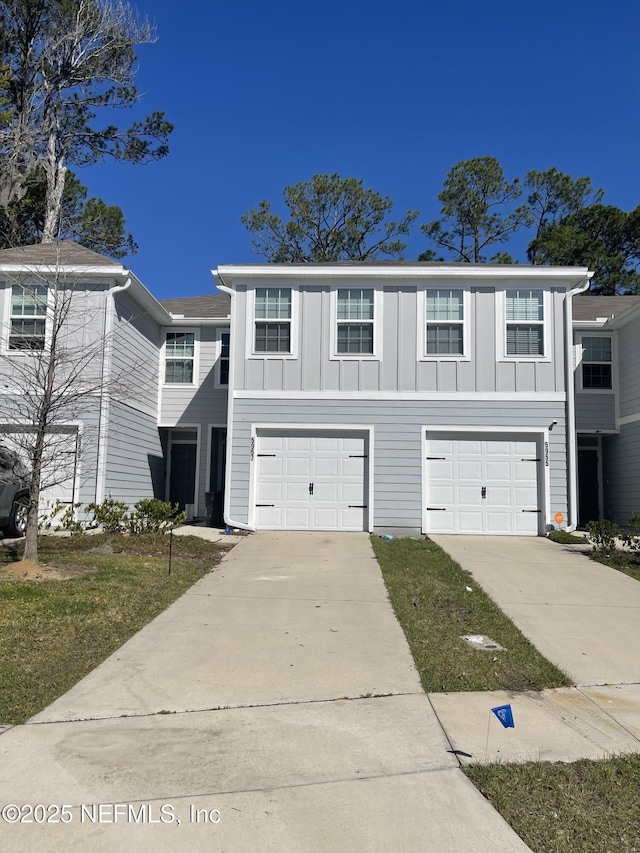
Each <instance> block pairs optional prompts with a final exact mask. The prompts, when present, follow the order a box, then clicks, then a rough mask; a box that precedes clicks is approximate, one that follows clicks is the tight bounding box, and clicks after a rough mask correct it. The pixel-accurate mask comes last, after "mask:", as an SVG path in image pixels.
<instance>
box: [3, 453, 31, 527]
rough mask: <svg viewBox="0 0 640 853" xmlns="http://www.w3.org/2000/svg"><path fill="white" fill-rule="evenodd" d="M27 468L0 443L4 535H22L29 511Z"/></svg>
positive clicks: (14, 454)
mask: <svg viewBox="0 0 640 853" xmlns="http://www.w3.org/2000/svg"><path fill="white" fill-rule="evenodd" d="M28 477H29V469H28V468H27V467H26V465H25V464H24V462H22V460H21V459H20V457H19V456H18V455H17V454H16V453H14V452H13V451H12V450H9V449H8V448H7V447H5V446H4V445H3V444H0V530H1V531H2V533H3V535H4V536H24V532H25V530H26V529H27V513H28V511H29V489H28V488H27V478H28Z"/></svg>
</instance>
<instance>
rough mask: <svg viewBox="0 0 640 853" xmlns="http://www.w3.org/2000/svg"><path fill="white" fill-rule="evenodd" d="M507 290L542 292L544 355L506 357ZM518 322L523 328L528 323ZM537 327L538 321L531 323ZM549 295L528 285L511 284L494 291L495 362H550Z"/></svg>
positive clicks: (510, 321) (539, 288)
mask: <svg viewBox="0 0 640 853" xmlns="http://www.w3.org/2000/svg"><path fill="white" fill-rule="evenodd" d="M507 290H540V291H542V324H541V325H542V347H543V350H544V355H507ZM508 322H509V323H512V324H513V323H518V322H520V323H521V324H522V325H523V326H525V325H527V324H528V322H529V321H527V320H522V321H512V320H509V321H508ZM531 322H532V323H533V324H534V325H537V324H538V323H539V322H540V321H531ZM551 343H552V341H551V293H550V292H549V291H548V290H545V289H544V288H542V287H535V286H534V285H529V284H511V283H509V285H508V286H505V287H503V288H501V289H500V290H496V361H505V362H518V361H521V362H530V363H531V362H533V363H536V362H550V361H551Z"/></svg>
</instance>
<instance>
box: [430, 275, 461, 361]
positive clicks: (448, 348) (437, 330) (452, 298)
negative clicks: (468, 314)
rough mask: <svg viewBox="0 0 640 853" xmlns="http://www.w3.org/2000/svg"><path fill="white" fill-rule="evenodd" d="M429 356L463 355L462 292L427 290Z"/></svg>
mask: <svg viewBox="0 0 640 853" xmlns="http://www.w3.org/2000/svg"><path fill="white" fill-rule="evenodd" d="M426 320H427V336H426V341H427V355H463V353H464V343H463V341H464V301H463V293H462V290H427V318H426Z"/></svg>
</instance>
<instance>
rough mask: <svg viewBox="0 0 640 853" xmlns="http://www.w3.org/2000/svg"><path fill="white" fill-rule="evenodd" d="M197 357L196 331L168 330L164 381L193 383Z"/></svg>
mask: <svg viewBox="0 0 640 853" xmlns="http://www.w3.org/2000/svg"><path fill="white" fill-rule="evenodd" d="M195 358H196V335H195V332H167V337H166V340H165V368H164V381H165V382H166V383H167V384H169V385H173V384H181V385H192V384H193V376H194V364H195Z"/></svg>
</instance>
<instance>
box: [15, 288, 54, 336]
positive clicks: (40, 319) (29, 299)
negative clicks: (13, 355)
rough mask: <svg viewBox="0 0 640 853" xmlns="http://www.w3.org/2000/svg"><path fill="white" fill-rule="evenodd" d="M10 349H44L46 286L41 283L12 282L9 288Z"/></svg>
mask: <svg viewBox="0 0 640 853" xmlns="http://www.w3.org/2000/svg"><path fill="white" fill-rule="evenodd" d="M10 319H11V327H10V332H9V349H10V350H42V349H44V341H45V329H46V325H47V288H46V286H44V285H42V284H33V285H27V284H14V285H13V287H12V288H11V318H10Z"/></svg>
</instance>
